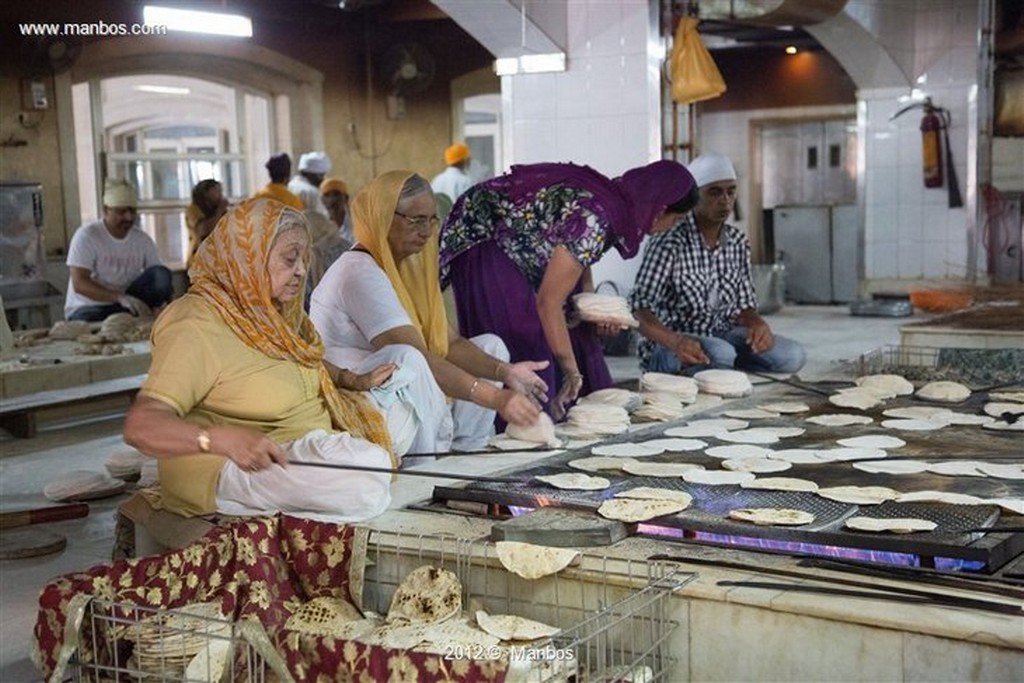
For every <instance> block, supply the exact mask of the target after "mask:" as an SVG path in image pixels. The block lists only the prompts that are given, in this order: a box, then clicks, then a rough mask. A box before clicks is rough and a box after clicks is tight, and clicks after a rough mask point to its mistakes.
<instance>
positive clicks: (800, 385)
mask: <svg viewBox="0 0 1024 683" xmlns="http://www.w3.org/2000/svg"><path fill="white" fill-rule="evenodd" d="M744 372H746V373H747V374H748V375H754V376H755V377H760V378H762V379H766V380H769V381H771V382H778V383H779V384H785V385H786V386H790V387H793V388H794V389H800V390H802V391H809V392H811V393H812V394H819V395H820V396H831V395H832V394H833V393H834V392H831V391H825V390H824V389H818V388H817V387H811V386H808V385H806V384H803V383H799V382H794V381H792V380H788V379H780V378H778V377H772V376H771V375H766V374H764V373H761V372H753V371H751V370H744Z"/></svg>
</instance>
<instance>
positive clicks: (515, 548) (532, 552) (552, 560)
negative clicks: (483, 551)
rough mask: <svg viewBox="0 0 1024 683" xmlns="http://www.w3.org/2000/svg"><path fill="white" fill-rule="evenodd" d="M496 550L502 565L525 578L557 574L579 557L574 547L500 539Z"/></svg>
mask: <svg viewBox="0 0 1024 683" xmlns="http://www.w3.org/2000/svg"><path fill="white" fill-rule="evenodd" d="M494 551H495V553H496V554H497V555H498V559H499V560H500V561H501V566H503V567H504V568H505V569H507V570H509V571H510V572H512V573H513V574H516V575H517V576H521V577H523V578H524V579H531V580H532V579H539V578H541V577H542V576H548V575H550V574H557V573H558V572H560V571H562V570H563V569H565V568H566V567H568V566H569V565H570V564H572V562H573V560H575V559H576V558H577V557H579V551H577V550H573V549H572V548H552V547H549V546H545V545H534V544H533V543H521V542H519V541H498V542H497V543H495V544H494Z"/></svg>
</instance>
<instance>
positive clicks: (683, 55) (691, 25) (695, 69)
mask: <svg viewBox="0 0 1024 683" xmlns="http://www.w3.org/2000/svg"><path fill="white" fill-rule="evenodd" d="M669 63H670V65H671V68H670V74H671V78H672V99H673V101H675V102H678V103H679V104H690V103H691V102H700V101H701V100H710V99H712V98H714V97H718V96H719V95H721V94H722V93H724V92H725V80H723V79H722V74H721V73H720V72H719V71H718V67H717V66H715V60H713V59H712V58H711V54H710V53H709V52H708V49H707V48H706V47H704V43H703V42H702V41H701V39H700V34H699V33H697V19H694V18H692V17H684V18H682V19H680V20H679V27H678V28H677V29H676V38H675V42H674V44H673V45H672V56H671V57H670V62H669Z"/></svg>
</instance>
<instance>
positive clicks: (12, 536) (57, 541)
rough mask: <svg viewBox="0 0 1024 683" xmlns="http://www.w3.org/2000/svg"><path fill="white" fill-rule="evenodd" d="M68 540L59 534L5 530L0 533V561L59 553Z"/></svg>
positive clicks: (28, 530) (35, 530)
mask: <svg viewBox="0 0 1024 683" xmlns="http://www.w3.org/2000/svg"><path fill="white" fill-rule="evenodd" d="M67 544H68V539H67V538H65V537H64V536H62V535H61V534H55V533H52V532H50V531H39V530H37V529H15V530H13V531H10V530H5V531H4V532H3V533H0V560H20V559H24V558H26V557H40V556H42V555H52V554H53V553H59V552H61V551H62V550H64V548H65V547H67Z"/></svg>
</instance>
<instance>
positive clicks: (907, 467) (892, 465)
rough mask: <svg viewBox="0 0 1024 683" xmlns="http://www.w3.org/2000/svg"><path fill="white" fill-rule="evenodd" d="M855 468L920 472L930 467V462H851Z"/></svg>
mask: <svg viewBox="0 0 1024 683" xmlns="http://www.w3.org/2000/svg"><path fill="white" fill-rule="evenodd" d="M850 464H851V465H853V467H854V469H858V470H861V471H862V472H870V473H871V474H919V473H921V472H924V471H925V470H926V469H928V463H926V462H921V461H920V460H885V461H882V462H879V461H877V460H874V461H869V462H854V463H850Z"/></svg>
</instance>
